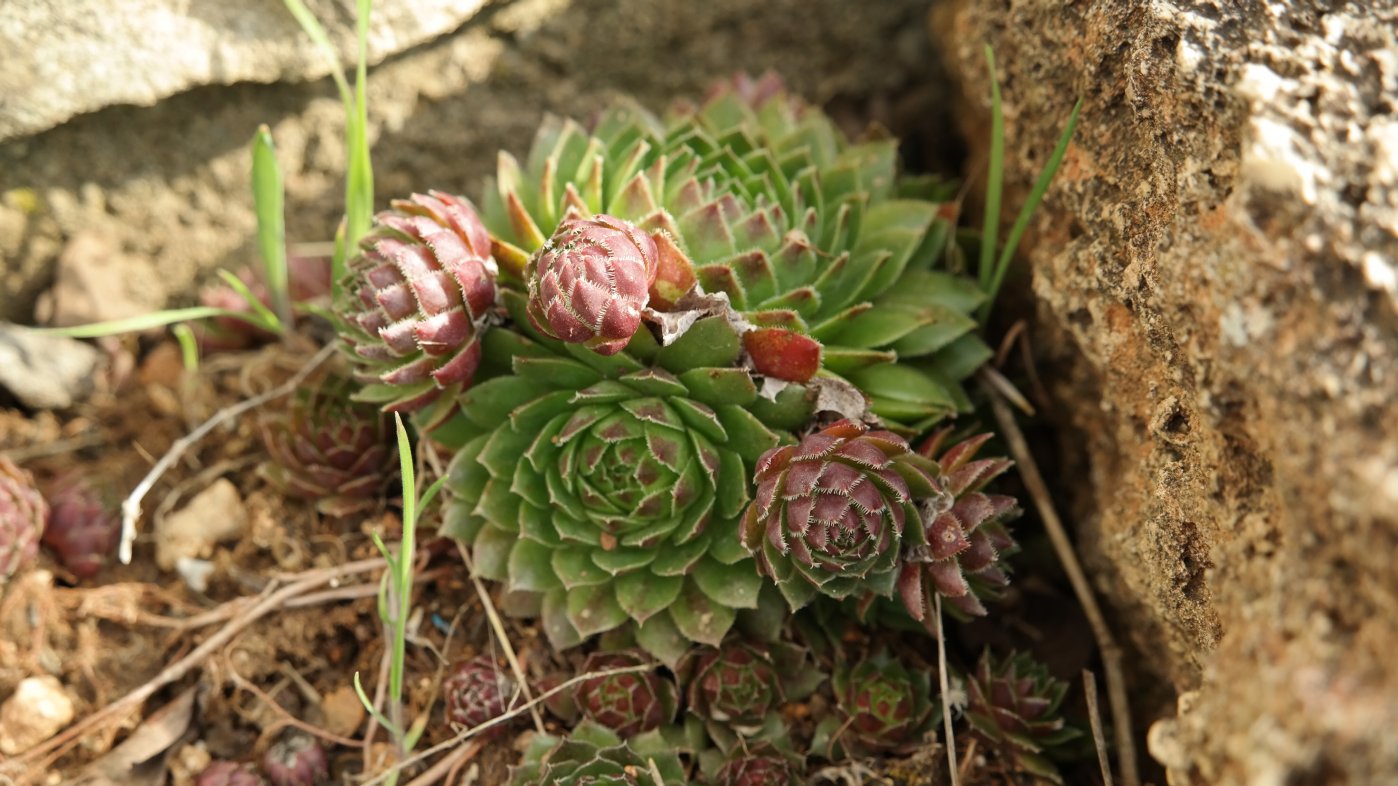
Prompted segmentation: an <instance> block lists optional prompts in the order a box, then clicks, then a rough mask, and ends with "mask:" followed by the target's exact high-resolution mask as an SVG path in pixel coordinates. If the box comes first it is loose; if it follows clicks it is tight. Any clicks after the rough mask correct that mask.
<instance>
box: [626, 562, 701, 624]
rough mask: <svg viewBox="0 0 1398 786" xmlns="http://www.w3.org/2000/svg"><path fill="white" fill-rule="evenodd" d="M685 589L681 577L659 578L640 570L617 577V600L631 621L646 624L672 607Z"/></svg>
mask: <svg viewBox="0 0 1398 786" xmlns="http://www.w3.org/2000/svg"><path fill="white" fill-rule="evenodd" d="M683 587H684V578H683V577H681V576H657V575H655V574H654V573H651V572H650V571H648V570H638V571H635V572H633V573H628V574H626V575H624V576H619V577H617V580H616V599H617V602H618V603H620V604H621V607H622V608H623V609H625V610H626V613H627V614H629V615H631V619H633V620H635V621H637V622H639V623H644V622H645V621H646V620H648V619H650V618H651V617H653V616H655V615H656V614H659V613H660V612H662V611H664V610H665V609H666V608H668V607H669V606H670V604H671V603H673V602H674V601H675V599H676V598H678V597H679V596H680V589H681V588H683Z"/></svg>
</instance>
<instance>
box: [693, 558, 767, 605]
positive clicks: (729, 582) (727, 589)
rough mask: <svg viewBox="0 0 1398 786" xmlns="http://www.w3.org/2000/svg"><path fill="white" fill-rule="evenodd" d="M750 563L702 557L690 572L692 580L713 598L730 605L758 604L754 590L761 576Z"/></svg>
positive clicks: (757, 589)
mask: <svg viewBox="0 0 1398 786" xmlns="http://www.w3.org/2000/svg"><path fill="white" fill-rule="evenodd" d="M750 568H751V566H750V565H743V564H741V563H739V564H738V565H724V564H723V563H721V562H719V561H718V560H714V559H702V560H700V561H699V562H698V564H696V565H695V566H694V570H693V571H692V572H691V573H690V576H692V577H693V578H694V583H695V584H696V585H697V586H698V587H699V589H701V590H703V592H704V594H705V595H708V596H709V597H710V598H712V599H713V600H716V601H718V602H719V603H721V604H723V605H724V606H727V607H729V608H733V609H755V608H757V594H758V591H759V590H760V589H761V587H762V583H763V582H762V577H761V576H759V575H757V572H756V571H754V570H751V569H750Z"/></svg>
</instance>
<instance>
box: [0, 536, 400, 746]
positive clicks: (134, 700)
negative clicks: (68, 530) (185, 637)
mask: <svg viewBox="0 0 1398 786" xmlns="http://www.w3.org/2000/svg"><path fill="white" fill-rule="evenodd" d="M385 564H386V563H385V562H384V560H383V559H382V558H374V559H367V560H360V561H358V562H351V563H348V564H346V565H340V566H338V567H334V568H323V569H319V570H314V571H308V572H307V573H305V574H302V578H300V579H299V580H297V581H294V582H292V583H291V584H287V585H286V586H283V587H281V588H280V589H276V585H275V584H269V585H267V588H266V589H265V590H263V592H262V594H261V595H260V596H259V600H257V601H256V602H255V603H252V604H251V605H250V606H249V607H248V608H246V609H245V610H241V609H240V611H239V613H238V615H237V616H236V617H234V618H233V619H231V620H229V621H228V624H226V625H224V626H223V627H222V628H220V629H219V631H218V632H217V633H215V634H214V635H212V636H210V637H209V638H208V639H206V640H205V641H204V642H203V643H202V644H200V645H199V646H198V647H195V648H194V650H193V651H191V652H190V653H189V654H188V655H185V656H184V657H183V658H180V659H179V660H178V661H176V662H174V663H172V664H170V665H169V666H166V667H165V668H164V669H162V670H161V671H160V673H159V674H157V675H155V677H153V678H151V679H150V680H149V681H147V682H146V683H145V684H144V685H141V686H140V687H138V688H136V689H135V690H133V691H131V692H130V693H128V694H126V695H125V696H122V697H121V698H120V699H117V700H116V701H114V702H112V703H111V704H108V705H107V706H105V707H103V708H102V709H100V710H98V711H97V712H95V713H93V714H92V715H89V716H88V717H86V718H84V719H83V720H82V721H80V722H78V723H77V724H75V725H73V726H70V727H69V728H68V729H67V730H65V731H64V732H63V733H62V734H59V735H58V736H56V737H53V738H52V739H50V740H48V741H47V742H45V743H43V744H41V745H39V746H37V747H34V748H31V749H30V750H29V751H27V752H26V753H25V754H24V755H22V756H19V757H16V758H15V759H14V760H13V761H12V762H10V763H7V766H6V769H8V768H9V767H11V766H26V765H29V764H32V763H34V762H36V761H38V760H40V759H45V758H47V759H49V760H52V758H54V757H53V756H50V754H53V753H54V752H55V751H59V750H61V749H63V748H64V747H65V746H67V745H68V744H70V743H71V742H73V741H74V740H75V739H77V738H78V737H80V736H82V735H85V734H90V733H93V732H94V731H95V730H97V729H99V728H101V727H102V726H104V725H105V724H108V723H112V722H115V721H117V720H119V719H120V718H121V717H122V716H123V715H124V714H125V713H127V712H129V711H132V710H135V709H137V708H139V707H140V706H141V704H142V703H143V702H145V700H146V699H148V698H150V697H151V696H153V695H155V693H156V692H157V691H159V690H160V689H161V688H164V687H165V686H166V685H169V684H171V683H173V682H176V681H178V680H180V679H182V678H183V677H184V676H185V675H187V674H189V673H190V672H191V671H193V670H194V669H195V668H197V667H198V666H199V665H200V664H201V663H203V662H204V661H206V660H208V659H209V658H210V657H211V656H213V655H214V653H216V652H218V651H219V650H221V649H222V648H223V647H224V646H226V645H227V644H228V643H229V642H230V641H232V640H233V639H234V638H235V637H236V636H237V635H238V634H239V633H240V632H242V631H243V630H244V629H246V628H247V627H248V626H249V625H251V624H252V623H254V622H256V621H257V620H259V619H261V618H262V617H265V616H267V614H269V613H271V612H273V611H275V610H277V609H279V608H282V607H283V606H285V605H286V603H287V601H289V600H291V599H293V598H296V597H298V596H301V595H304V594H306V593H307V592H310V591H311V590H313V589H315V588H317V587H319V586H321V585H323V584H326V583H328V582H330V581H333V580H335V579H338V578H343V577H345V576H353V575H358V574H362V573H371V572H373V571H375V570H380V569H382V568H384V567H385ZM240 600H241V601H243V602H246V600H247V599H240ZM46 764H47V762H41V763H40V764H39V768H40V769H42V768H43V766H46Z"/></svg>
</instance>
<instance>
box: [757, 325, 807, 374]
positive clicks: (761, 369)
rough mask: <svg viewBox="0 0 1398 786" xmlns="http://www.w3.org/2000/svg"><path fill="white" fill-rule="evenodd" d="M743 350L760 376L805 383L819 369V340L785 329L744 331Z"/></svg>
mask: <svg viewBox="0 0 1398 786" xmlns="http://www.w3.org/2000/svg"><path fill="white" fill-rule="evenodd" d="M743 349H745V350H747V353H748V356H749V357H750V358H752V366H753V368H754V369H755V370H756V371H757V373H759V374H762V375H763V376H768V377H773V378H776V379H784V380H786V381H788V382H808V381H810V379H811V377H814V376H815V374H816V372H817V371H819V370H820V342H819V341H816V340H815V339H813V338H811V337H810V336H803V335H801V334H800V333H797V332H796V331H793V330H787V329H786V328H758V329H756V330H749V331H748V332H746V333H744V334H743Z"/></svg>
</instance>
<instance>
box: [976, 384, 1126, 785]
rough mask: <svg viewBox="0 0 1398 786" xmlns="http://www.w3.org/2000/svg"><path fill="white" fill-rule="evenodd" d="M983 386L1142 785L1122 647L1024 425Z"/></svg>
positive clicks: (1120, 743)
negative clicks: (1087, 629)
mask: <svg viewBox="0 0 1398 786" xmlns="http://www.w3.org/2000/svg"><path fill="white" fill-rule="evenodd" d="M984 388H985V389H986V390H987V391H988V392H990V394H991V396H990V405H991V408H992V409H993V410H994V412H995V420H996V421H997V422H998V423H999V424H1000V433H1001V435H1003V436H1004V438H1005V442H1006V443H1008V445H1009V448H1010V455H1012V456H1014V459H1015V462H1016V463H1017V464H1018V465H1019V474H1020V477H1022V478H1023V479H1024V485H1025V488H1027V489H1028V490H1029V496H1030V497H1032V498H1033V499H1034V507H1035V508H1036V509H1037V510H1038V511H1039V517H1040V518H1041V519H1043V522H1044V528H1045V529H1046V530H1048V534H1049V539H1050V540H1052V541H1053V548H1054V551H1055V552H1057V554H1058V559H1059V561H1060V562H1062V563H1063V570H1064V572H1066V573H1067V574H1068V581H1069V583H1071V584H1072V585H1073V593H1074V594H1075V595H1077V597H1078V602H1079V603H1080V604H1082V608H1083V613H1084V614H1086V615H1087V620H1088V623H1089V624H1091V626H1092V635H1093V637H1094V638H1096V639H1097V648H1098V649H1099V650H1101V652H1102V666H1103V669H1104V671H1105V672H1106V675H1107V699H1108V701H1109V702H1110V704H1111V707H1112V719H1113V720H1114V721H1116V723H1115V727H1116V748H1117V759H1118V761H1119V763H1120V765H1121V779H1122V782H1123V783H1124V784H1125V786H1138V785H1139V783H1140V775H1139V770H1138V769H1137V762H1136V741H1135V737H1134V736H1133V735H1132V731H1131V705H1130V702H1129V701H1128V700H1127V696H1126V679H1125V677H1124V671H1123V669H1122V664H1121V661H1122V652H1121V647H1120V646H1118V645H1117V643H1116V639H1115V638H1114V637H1113V636H1112V631H1111V628H1109V627H1108V626H1107V618H1106V617H1105V616H1104V615H1103V614H1102V608H1101V606H1099V605H1098V603H1097V598H1096V596H1095V595H1093V593H1092V586H1091V585H1090V584H1089V583H1088V581H1087V574H1086V573H1085V572H1084V571H1083V569H1082V564H1081V563H1080V562H1078V557H1077V554H1076V553H1074V551H1073V544H1072V542H1071V541H1070V540H1069V539H1068V533H1067V530H1065V529H1064V527H1063V520H1062V519H1060V518H1059V517H1058V513H1057V512H1056V511H1055V510H1054V507H1053V496H1052V495H1051V494H1049V490H1048V485H1047V484H1046V483H1044V477H1043V475H1041V474H1039V466H1038V464H1036V463H1035V462H1034V456H1033V455H1032V454H1031V453H1030V452H1029V443H1028V442H1026V441H1025V439H1024V432H1022V431H1020V428H1019V424H1018V423H1016V422H1015V416H1014V413H1013V412H1011V411H1010V407H1009V405H1008V404H1006V403H1005V399H1004V398H1003V397H1002V396H1001V395H999V389H998V388H996V387H995V386H994V385H992V384H985V385H984Z"/></svg>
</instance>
